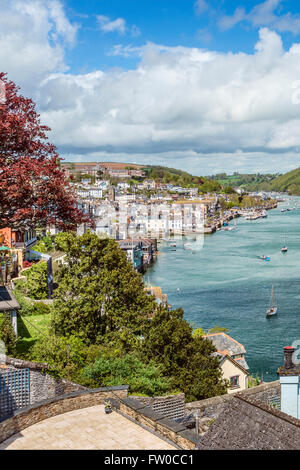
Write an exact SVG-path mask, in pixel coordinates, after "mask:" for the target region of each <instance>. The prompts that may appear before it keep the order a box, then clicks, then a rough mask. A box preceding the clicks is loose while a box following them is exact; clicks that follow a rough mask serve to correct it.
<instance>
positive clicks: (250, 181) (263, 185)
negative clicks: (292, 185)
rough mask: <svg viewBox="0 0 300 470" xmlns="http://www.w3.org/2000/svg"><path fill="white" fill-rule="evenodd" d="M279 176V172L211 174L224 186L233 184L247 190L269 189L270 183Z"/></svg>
mask: <svg viewBox="0 0 300 470" xmlns="http://www.w3.org/2000/svg"><path fill="white" fill-rule="evenodd" d="M277 177H278V173H277V174H272V173H269V174H263V175H262V174H260V173H256V174H240V173H238V172H236V173H234V174H233V175H227V174H226V173H219V174H217V175H213V176H210V178H212V179H213V180H217V181H218V182H219V183H220V184H221V185H222V186H231V187H233V188H236V187H238V188H242V189H244V190H245V191H268V190H269V187H270V184H272V182H273V181H274V180H275V179H276V178H277Z"/></svg>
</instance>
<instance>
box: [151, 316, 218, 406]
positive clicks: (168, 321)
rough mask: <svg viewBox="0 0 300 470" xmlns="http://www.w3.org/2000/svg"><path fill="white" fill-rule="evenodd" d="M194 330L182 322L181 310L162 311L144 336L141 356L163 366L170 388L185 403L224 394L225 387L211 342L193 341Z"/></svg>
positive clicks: (196, 339) (198, 337)
mask: <svg viewBox="0 0 300 470" xmlns="http://www.w3.org/2000/svg"><path fill="white" fill-rule="evenodd" d="M192 332H193V329H192V327H191V326H190V325H189V323H188V322H187V321H185V320H184V319H183V310H182V309H176V310H168V309H166V308H163V307H161V308H160V309H159V310H158V311H157V313H156V314H155V315H154V317H153V319H152V321H151V324H150V325H149V327H148V330H147V332H146V334H145V340H144V354H145V357H146V358H147V359H148V360H154V361H156V362H157V363H158V364H161V365H162V368H163V369H162V371H163V373H164V374H166V375H168V376H169V377H170V378H171V385H172V387H173V388H176V389H179V390H181V391H183V392H184V393H185V394H186V399H187V400H188V401H192V400H200V399H203V398H209V397H212V396H215V395H221V394H223V393H226V391H227V384H226V382H225V381H224V380H223V379H222V371H221V368H220V364H219V361H218V359H217V358H216V357H215V355H214V354H213V353H215V352H216V349H215V347H214V346H213V344H212V342H211V341H208V340H206V339H203V338H202V337H200V336H196V337H193V335H192Z"/></svg>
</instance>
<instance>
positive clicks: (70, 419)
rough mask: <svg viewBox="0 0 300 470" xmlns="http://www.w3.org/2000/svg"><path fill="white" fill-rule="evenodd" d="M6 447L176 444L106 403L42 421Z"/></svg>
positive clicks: (150, 446) (166, 447) (154, 447)
mask: <svg viewBox="0 0 300 470" xmlns="http://www.w3.org/2000/svg"><path fill="white" fill-rule="evenodd" d="M4 449H7V450H11V449H14V450H15V449H16V450H28V449H30V450H55V449H66V450H68V449H69V450H72V449H73V450H77V449H84V450H87V449H95V450H108V449H109V450H110V449H121V450H122V449H128V450H135V449H137V450H143V449H145V450H172V449H175V446H172V445H171V444H169V443H168V442H167V441H165V440H163V439H162V438H160V437H159V436H157V435H156V434H153V433H152V432H150V431H148V430H146V429H144V428H142V427H141V426H139V425H137V424H135V423H133V422H132V421H130V420H129V419H127V418H125V417H123V416H122V415H120V414H119V413H117V412H115V411H114V412H112V413H110V414H105V412H104V405H98V406H92V407H89V408H83V409H79V410H75V411H70V412H68V413H64V414H62V415H58V416H53V417H52V418H48V419H45V420H44V421H40V422H39V423H37V424H34V425H33V426H30V427H28V428H26V429H24V430H23V431H22V432H20V433H18V434H15V435H13V436H11V437H10V438H9V439H7V440H6V441H4V442H2V443H1V444H0V450H4Z"/></svg>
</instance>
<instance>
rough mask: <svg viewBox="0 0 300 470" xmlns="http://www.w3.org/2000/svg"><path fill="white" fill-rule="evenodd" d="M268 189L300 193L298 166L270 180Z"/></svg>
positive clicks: (299, 170) (299, 169) (299, 171)
mask: <svg viewBox="0 0 300 470" xmlns="http://www.w3.org/2000/svg"><path fill="white" fill-rule="evenodd" d="M270 190H271V191H278V192H288V193H290V194H294V195H300V168H296V170H292V171H289V172H288V173H285V174H283V175H280V176H278V177H277V178H276V179H275V180H273V181H272V182H271V184H270Z"/></svg>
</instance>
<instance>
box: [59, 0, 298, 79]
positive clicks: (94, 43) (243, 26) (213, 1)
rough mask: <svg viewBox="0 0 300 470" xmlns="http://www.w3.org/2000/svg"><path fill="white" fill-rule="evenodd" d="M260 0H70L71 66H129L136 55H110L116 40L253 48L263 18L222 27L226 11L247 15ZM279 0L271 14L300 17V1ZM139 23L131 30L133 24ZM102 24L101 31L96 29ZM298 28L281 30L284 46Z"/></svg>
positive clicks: (76, 68) (75, 68)
mask: <svg viewBox="0 0 300 470" xmlns="http://www.w3.org/2000/svg"><path fill="white" fill-rule="evenodd" d="M264 3H267V2H263V1H253V0H251V1H250V0H244V1H241V2H240V1H235V0H233V1H232V0H206V1H203V2H199V3H198V6H197V2H196V1H195V0H88V1H82V0H69V1H65V2H64V4H65V6H66V12H67V13H68V14H69V18H70V19H72V21H74V22H79V23H80V29H79V31H78V42H77V45H76V48H75V49H73V50H71V51H69V52H68V54H67V62H68V64H69V65H70V70H71V71H72V72H75V73H81V71H82V70H84V71H94V70H98V68H99V67H100V68H101V69H103V70H105V69H107V68H111V67H122V68H126V69H128V68H133V67H135V66H136V64H137V62H138V61H137V60H134V59H128V58H127V59H126V60H125V59H123V58H121V57H116V56H111V55H110V52H111V50H112V49H113V47H114V46H115V45H116V44H123V45H132V46H137V47H140V46H142V45H143V44H145V42H153V43H156V44H163V45H165V46H170V47H174V46H184V47H200V48H205V49H211V50H215V51H219V52H228V51H232V52H235V53H236V52H245V53H252V51H253V47H254V45H255V43H256V42H257V31H258V29H259V27H260V26H261V24H262V23H259V24H258V25H254V24H253V23H251V22H249V20H247V19H244V20H241V21H240V22H238V23H237V24H235V25H234V26H232V27H231V28H228V29H223V28H222V27H221V25H220V24H221V22H222V20H223V19H224V17H228V16H229V17H232V16H233V15H234V13H235V11H236V10H237V9H244V10H245V13H246V15H247V14H250V13H251V11H253V9H254V7H255V5H261V4H264ZM276 3H278V7H277V8H275V9H274V10H273V11H274V14H275V15H276V16H278V18H280V17H283V16H284V15H291V16H292V17H293V16H294V17H296V16H297V15H299V18H300V3H299V2H298V1H297V0H284V1H281V2H274V4H276ZM99 15H103V16H107V17H109V18H110V20H111V21H114V20H115V19H117V18H122V19H124V20H125V21H126V28H127V30H126V32H124V33H120V32H119V31H118V30H117V29H116V30H115V31H112V32H110V33H105V32H101V30H100V28H99V22H98V21H97V16H99ZM133 27H136V28H137V29H136V30H135V32H134V31H132V28H133ZM99 30H100V34H99ZM299 34H300V28H299V32H298V33H293V32H291V31H282V39H283V42H284V45H285V47H286V48H288V47H289V46H290V45H291V44H292V43H293V41H294V40H295V38H296V37H299Z"/></svg>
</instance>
